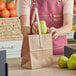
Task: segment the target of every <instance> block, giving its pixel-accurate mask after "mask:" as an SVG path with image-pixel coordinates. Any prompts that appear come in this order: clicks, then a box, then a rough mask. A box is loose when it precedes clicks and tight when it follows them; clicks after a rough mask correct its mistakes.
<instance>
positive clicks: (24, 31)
mask: <svg viewBox="0 0 76 76" xmlns="http://www.w3.org/2000/svg"><path fill="white" fill-rule="evenodd" d="M21 32H22V34H23V36H24V37H25V36H26V35H28V34H30V27H29V26H25V25H24V26H21Z"/></svg>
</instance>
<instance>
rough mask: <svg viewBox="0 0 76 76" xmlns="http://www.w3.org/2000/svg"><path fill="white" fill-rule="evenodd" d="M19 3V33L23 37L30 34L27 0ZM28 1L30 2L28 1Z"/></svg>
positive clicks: (21, 0)
mask: <svg viewBox="0 0 76 76" xmlns="http://www.w3.org/2000/svg"><path fill="white" fill-rule="evenodd" d="M19 1H20V2H19V3H20V22H21V32H22V34H23V36H26V35H27V34H28V33H30V6H29V3H30V2H27V0H19ZM29 1H30V0H29Z"/></svg>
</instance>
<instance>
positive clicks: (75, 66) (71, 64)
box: [67, 54, 76, 70]
mask: <svg viewBox="0 0 76 76" xmlns="http://www.w3.org/2000/svg"><path fill="white" fill-rule="evenodd" d="M67 66H68V69H71V70H76V54H72V55H71V57H70V58H69V60H68V62H67Z"/></svg>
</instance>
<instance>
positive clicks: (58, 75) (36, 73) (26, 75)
mask: <svg viewBox="0 0 76 76" xmlns="http://www.w3.org/2000/svg"><path fill="white" fill-rule="evenodd" d="M58 57H59V56H54V57H53V58H54V61H53V65H52V66H50V67H46V68H42V69H37V70H29V69H22V68H21V67H20V59H19V58H16V59H8V64H9V76H76V70H68V69H60V68H59V67H58V65H57V59H58Z"/></svg>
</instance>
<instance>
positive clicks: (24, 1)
mask: <svg viewBox="0 0 76 76" xmlns="http://www.w3.org/2000/svg"><path fill="white" fill-rule="evenodd" d="M30 5H31V0H19V13H20V16H21V15H30Z"/></svg>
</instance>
